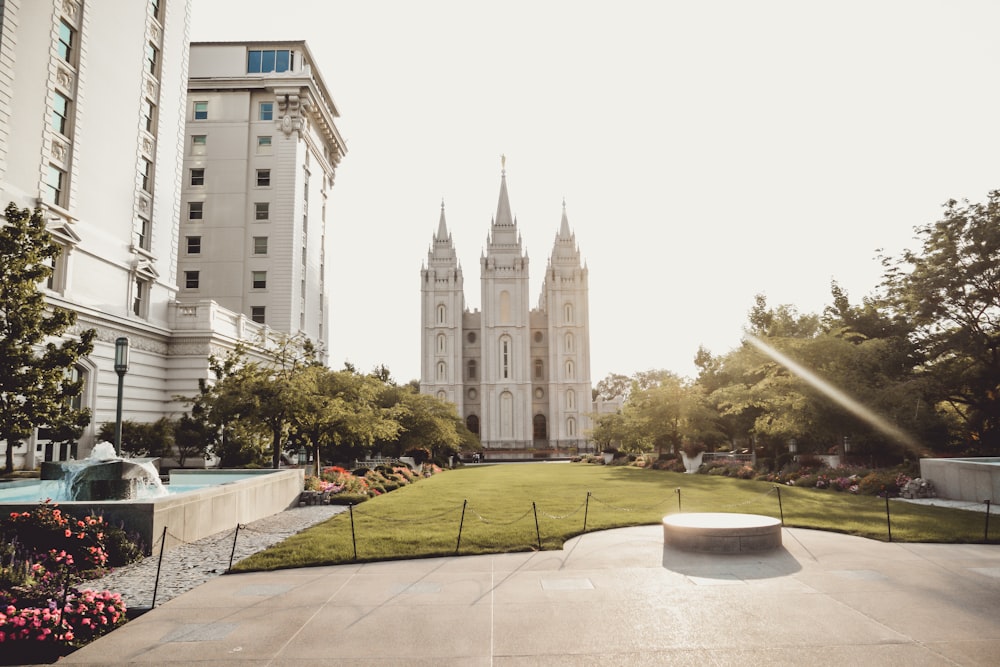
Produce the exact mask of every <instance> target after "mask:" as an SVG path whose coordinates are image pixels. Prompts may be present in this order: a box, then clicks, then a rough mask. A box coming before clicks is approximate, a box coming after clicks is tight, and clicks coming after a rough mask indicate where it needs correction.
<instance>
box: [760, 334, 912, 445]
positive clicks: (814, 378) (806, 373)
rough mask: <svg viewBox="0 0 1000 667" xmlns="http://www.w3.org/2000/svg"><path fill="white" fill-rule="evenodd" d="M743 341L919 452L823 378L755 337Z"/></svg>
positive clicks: (896, 429)
mask: <svg viewBox="0 0 1000 667" xmlns="http://www.w3.org/2000/svg"><path fill="white" fill-rule="evenodd" d="M745 340H746V341H747V342H748V343H750V344H751V345H753V346H754V347H755V348H757V349H758V350H760V351H761V352H763V353H764V354H766V355H767V356H769V357H770V358H771V359H774V360H775V361H776V362H778V363H779V364H781V365H782V366H784V367H785V368H787V369H788V370H789V371H791V372H792V373H795V375H797V376H799V377H800V378H802V379H803V380H805V381H806V382H808V383H809V384H810V385H812V386H813V387H814V388H816V389H818V390H819V391H821V392H822V393H823V394H825V395H826V396H827V397H828V398H830V399H832V400H833V401H834V402H836V403H837V404H838V405H840V406H841V407H842V408H844V409H845V410H847V411H848V412H850V413H851V414H853V415H854V416H856V417H858V418H859V419H862V420H864V421H866V422H868V423H869V424H871V426H872V427H873V428H875V429H877V430H878V431H880V432H881V433H882V434H883V435H886V436H888V437H889V438H892V439H893V440H895V441H896V442H898V443H900V444H902V445H905V446H906V447H909V448H910V449H912V450H913V451H915V452H919V451H920V450H921V447H920V443H918V442H917V441H916V440H915V439H914V438H913V436H911V435H910V434H909V433H906V432H905V431H903V430H902V429H900V428H899V427H897V426H895V425H894V424H891V423H889V422H888V421H887V420H886V419H885V418H884V417H882V416H880V415H877V414H875V413H874V412H872V411H871V410H870V409H868V408H866V407H865V406H863V405H861V404H860V403H858V402H857V401H856V400H854V399H853V398H852V397H850V396H848V395H847V394H846V393H844V392H843V391H842V390H841V389H839V388H837V387H835V386H833V385H832V384H830V383H829V382H827V381H826V380H824V379H823V378H821V377H819V376H818V375H816V374H815V373H813V372H812V371H810V370H809V369H808V368H806V367H805V366H803V365H802V364H800V363H798V362H796V361H794V360H793V359H790V358H789V357H788V356H786V355H784V354H782V353H781V352H779V351H778V350H776V349H774V348H773V347H771V346H770V345H768V344H767V343H765V342H764V341H762V340H761V339H759V338H757V337H756V336H752V335H750V334H747V335H746V338H745Z"/></svg>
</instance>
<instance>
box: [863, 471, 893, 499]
mask: <svg viewBox="0 0 1000 667" xmlns="http://www.w3.org/2000/svg"><path fill="white" fill-rule="evenodd" d="M897 477H898V474H897V473H896V472H895V471H892V470H879V471H873V472H870V473H868V474H867V475H865V476H864V477H862V478H861V481H859V482H858V493H860V494H861V495H864V496H879V497H882V498H895V497H896V496H898V495H899V485H898V483H897Z"/></svg>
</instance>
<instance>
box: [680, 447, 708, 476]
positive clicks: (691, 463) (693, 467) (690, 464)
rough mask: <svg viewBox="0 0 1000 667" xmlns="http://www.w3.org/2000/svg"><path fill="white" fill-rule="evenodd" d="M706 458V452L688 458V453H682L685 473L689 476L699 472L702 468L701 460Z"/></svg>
mask: <svg viewBox="0 0 1000 667" xmlns="http://www.w3.org/2000/svg"><path fill="white" fill-rule="evenodd" d="M704 456H705V452H698V453H697V454H695V455H694V456H688V455H687V454H686V453H684V452H681V460H682V461H683V462H684V472H686V473H688V474H692V473H696V472H698V468H700V467H701V460H702V458H703V457H704Z"/></svg>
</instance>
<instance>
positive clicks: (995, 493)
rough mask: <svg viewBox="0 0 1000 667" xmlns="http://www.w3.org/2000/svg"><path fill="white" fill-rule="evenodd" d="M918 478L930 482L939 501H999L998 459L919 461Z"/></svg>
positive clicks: (999, 459) (999, 467)
mask: <svg viewBox="0 0 1000 667" xmlns="http://www.w3.org/2000/svg"><path fill="white" fill-rule="evenodd" d="M920 476H921V477H923V478H924V479H929V480H930V481H931V482H933V483H934V490H935V492H936V493H937V495H938V497H940V498H949V499H951V500H966V501H968V502H973V503H981V502H983V501H984V500H989V501H990V502H997V501H998V500H1000V458H985V457H984V458H968V459H920Z"/></svg>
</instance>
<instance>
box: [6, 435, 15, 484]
mask: <svg viewBox="0 0 1000 667" xmlns="http://www.w3.org/2000/svg"><path fill="white" fill-rule="evenodd" d="M4 458H5V461H4V464H3V471H4V473H6V474H8V475H9V474H10V473H12V472H14V443H13V442H12V441H11V440H10V439H9V438H8V439H7V456H6V457H4Z"/></svg>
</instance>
